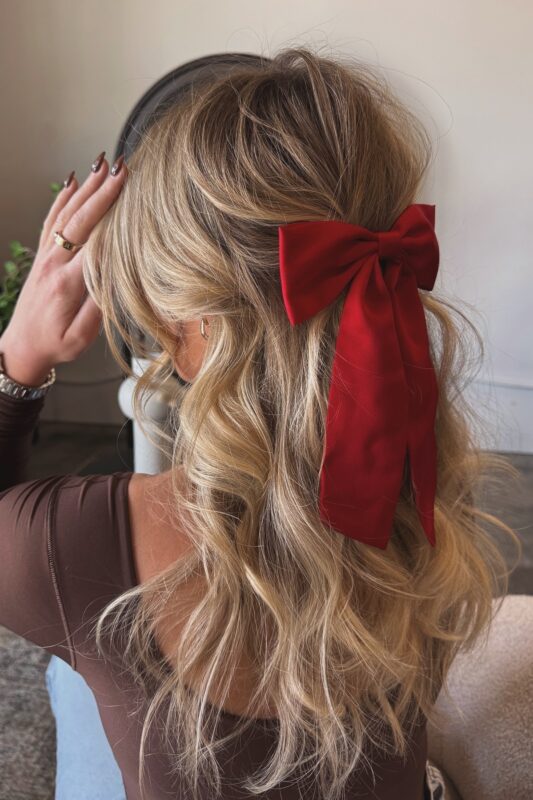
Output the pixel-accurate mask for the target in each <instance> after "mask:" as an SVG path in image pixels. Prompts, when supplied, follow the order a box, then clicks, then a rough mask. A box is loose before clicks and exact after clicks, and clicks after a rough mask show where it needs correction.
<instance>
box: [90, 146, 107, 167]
mask: <svg viewBox="0 0 533 800" xmlns="http://www.w3.org/2000/svg"><path fill="white" fill-rule="evenodd" d="M104 156H105V150H102V152H101V153H100V155H99V156H97V157H96V158H95V160H94V161H93V163H92V165H91V169H92V171H93V172H98V170H99V169H100V167H101V166H102V161H103V160H104Z"/></svg>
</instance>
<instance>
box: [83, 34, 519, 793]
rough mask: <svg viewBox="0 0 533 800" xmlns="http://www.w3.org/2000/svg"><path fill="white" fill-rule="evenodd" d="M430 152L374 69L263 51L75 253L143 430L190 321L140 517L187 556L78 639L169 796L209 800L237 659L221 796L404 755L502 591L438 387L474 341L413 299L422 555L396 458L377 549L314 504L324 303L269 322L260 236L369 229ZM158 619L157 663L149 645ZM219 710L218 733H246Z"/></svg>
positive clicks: (456, 315) (149, 138)
mask: <svg viewBox="0 0 533 800" xmlns="http://www.w3.org/2000/svg"><path fill="white" fill-rule="evenodd" d="M431 157H432V150H431V141H430V138H429V136H428V134H427V133H426V131H425V130H424V128H423V126H422V124H421V123H420V122H419V120H418V119H417V118H416V117H415V116H414V115H413V114H412V113H411V112H410V111H409V110H408V109H407V108H406V107H405V106H404V105H403V104H402V103H401V102H400V100H399V99H397V98H396V97H395V95H394V93H393V92H392V90H391V89H390V87H389V86H388V84H387V82H386V80H385V79H384V78H383V76H381V75H380V74H379V73H378V72H377V71H376V70H374V69H373V68H371V67H370V66H368V65H365V64H363V63H361V62H358V61H356V59H348V58H344V59H342V58H336V59H333V58H329V57H325V56H323V55H320V53H319V52H312V51H311V50H310V49H309V48H306V47H294V48H285V49H283V50H280V51H279V52H278V53H276V54H275V55H274V57H273V58H272V59H271V60H267V61H264V62H262V63H261V64H258V65H257V66H255V65H245V66H238V67H234V68H233V69H232V71H231V73H229V74H226V75H223V76H221V77H218V78H216V79H213V80H212V81H211V82H210V83H209V84H205V85H203V86H199V87H196V88H195V89H194V91H192V92H190V93H189V95H188V96H187V97H186V98H184V99H183V101H182V102H180V103H179V104H176V105H174V106H172V107H170V108H169V109H168V110H167V111H165V113H164V114H163V115H162V116H161V117H160V118H159V119H158V120H157V121H156V122H154V124H153V125H152V126H151V127H150V128H149V130H148V131H147V132H146V134H145V135H144V136H143V138H142V139H141V141H140V143H139V145H138V147H137V149H136V150H135V152H134V153H133V155H132V157H131V159H130V161H129V164H128V167H129V172H130V174H129V176H128V180H127V181H126V183H125V185H124V187H123V189H122V191H121V194H120V196H119V198H118V199H117V201H116V202H115V204H114V205H113V206H112V208H111V209H110V210H109V211H108V213H107V214H106V215H105V216H104V218H103V219H102V220H101V221H100V223H99V224H98V225H97V226H96V228H95V230H94V232H93V234H92V236H91V238H90V240H89V242H88V243H87V245H86V246H85V253H86V257H85V261H84V274H85V279H86V283H87V286H88V289H89V291H90V293H91V295H92V296H93V298H94V299H95V301H96V302H97V304H98V305H99V306H100V308H101V309H102V312H103V322H104V329H105V334H106V336H107V339H108V341H109V343H110V346H111V350H112V353H113V355H114V357H115V359H116V360H117V362H118V363H119V364H120V366H121V368H122V369H123V370H124V372H125V373H127V374H131V368H130V367H129V365H128V364H127V363H126V362H125V361H124V358H123V355H122V352H121V347H120V344H119V342H120V341H121V340H123V341H125V342H126V343H127V345H128V347H129V348H130V350H131V351H132V352H134V353H135V354H136V355H139V356H148V355H150V353H149V350H148V349H147V345H146V341H145V339H144V338H143V337H144V334H149V336H150V337H152V339H153V340H155V341H156V342H157V343H158V345H159V346H160V347H161V351H160V353H159V354H158V356H157V357H156V358H154V359H153V361H152V363H151V364H150V366H149V368H148V370H147V371H146V372H145V373H144V375H143V376H142V377H141V378H140V379H139V380H138V381H137V384H136V387H135V392H134V408H135V415H136V418H137V419H138V420H139V421H140V422H141V425H142V426H143V429H145V430H146V426H147V427H148V429H150V423H149V421H148V420H147V419H146V417H145V415H144V409H143V399H144V398H145V397H147V396H149V395H150V394H151V393H152V392H153V391H154V390H156V389H159V388H160V387H161V386H163V385H165V381H166V379H167V378H169V377H170V376H171V375H172V372H173V360H172V359H173V352H174V350H175V347H176V334H175V332H174V330H173V328H172V326H174V325H178V327H179V325H180V324H181V323H183V322H184V321H185V320H189V319H195V318H199V317H201V316H202V315H206V314H208V315H212V319H211V324H210V336H209V341H208V345H207V350H206V356H205V360H204V362H203V365H202V367H201V369H200V371H199V372H198V375H197V377H196V378H195V380H194V381H193V382H192V383H191V384H190V385H187V386H178V387H176V389H175V390H173V393H172V396H171V397H170V398H169V402H170V405H171V412H170V430H171V433H170V434H168V435H165V434H163V435H164V436H165V442H166V446H168V448H169V452H171V455H172V489H173V495H172V500H173V504H172V508H170V509H169V508H166V509H165V511H166V512H169V513H171V514H173V515H174V518H175V520H176V524H177V526H178V527H179V529H180V530H182V531H184V532H185V533H186V536H187V538H188V539H189V540H190V543H191V547H190V549H189V550H188V551H187V553H185V554H184V555H183V557H182V558H180V559H179V560H178V561H176V562H175V563H172V564H171V565H170V566H169V567H168V568H167V569H166V570H165V571H164V573H162V574H161V575H158V576H157V577H155V578H153V579H152V580H150V581H148V582H147V583H145V584H143V585H140V586H137V587H135V588H134V589H132V590H131V591H129V592H127V593H125V594H123V595H121V596H120V597H118V598H116V599H115V600H114V601H113V602H112V603H111V604H110V605H109V606H108V607H107V609H106V610H105V612H104V614H103V615H102V617H101V618H100V620H99V622H98V628H97V631H98V642H99V646H100V647H101V648H102V650H104V649H108V650H110V649H111V647H112V642H113V641H114V639H115V638H116V637H119V638H120V639H121V642H122V644H121V648H122V652H121V658H122V659H123V662H124V663H125V664H126V665H127V668H128V669H129V670H131V673H132V674H133V675H134V676H135V678H136V680H137V681H138V683H139V686H141V687H143V688H144V690H145V691H146V692H147V695H148V696H149V697H150V709H149V713H148V715H147V718H146V719H145V721H144V735H143V747H145V746H146V744H147V742H148V739H149V735H150V729H151V725H152V724H153V723H154V722H155V720H156V718H157V715H158V714H160V713H162V708H163V704H164V703H168V705H167V713H166V716H165V723H166V735H167V743H168V745H169V747H171V748H173V751H174V752H175V753H176V755H175V759H174V761H175V763H174V766H175V769H176V771H178V770H179V772H180V773H181V774H182V775H185V776H186V778H187V779H188V780H189V782H190V785H191V792H192V793H193V796H195V797H196V792H197V790H198V786H199V782H200V780H202V781H207V780H208V781H209V782H210V790H211V791H212V792H213V793H219V792H220V776H219V771H218V766H217V763H216V753H217V751H218V749H219V748H220V747H221V746H222V745H224V744H225V743H226V742H227V739H226V738H222V739H217V738H216V736H214V735H209V734H212V733H213V732H212V731H211V728H210V725H211V723H212V722H216V721H217V719H218V717H217V714H216V712H217V708H216V707H215V706H213V705H211V704H210V703H209V701H208V697H210V696H212V695H213V694H214V693H215V692H216V696H217V697H219V698H221V701H220V704H221V705H223V703H224V699H225V698H226V697H227V696H228V694H229V691H230V687H231V686H232V683H234V681H235V675H236V673H237V670H238V667H239V662H240V658H241V656H242V657H245V658H246V663H249V664H250V665H251V666H252V668H253V669H252V675H253V678H254V681H253V686H254V688H255V692H253V693H252V695H251V698H250V704H249V709H248V711H247V716H248V717H250V718H251V717H253V716H254V713H255V712H256V711H257V709H258V708H260V707H262V706H264V705H265V704H267V705H268V706H269V707H270V706H274V707H275V708H276V709H277V719H278V724H279V731H280V735H279V739H278V742H277V748H276V749H275V751H274V752H273V754H272V758H271V759H270V760H269V761H268V762H266V763H265V764H264V765H263V766H262V768H261V770H260V771H258V773H256V774H254V775H252V776H249V777H248V778H247V780H246V783H245V784H244V787H243V788H245V789H246V790H247V791H248V792H253V793H259V792H261V791H268V790H269V789H272V788H273V787H275V786H277V785H278V784H279V783H280V782H281V781H282V780H284V779H286V778H287V777H288V776H289V775H290V774H291V772H292V771H293V769H294V768H295V766H300V767H301V766H302V765H303V764H304V763H305V764H307V763H309V769H310V770H314V771H315V773H316V782H317V783H319V784H320V789H321V792H322V796H323V797H324V798H326V800H338V798H340V797H341V796H342V792H343V789H344V787H345V785H346V783H347V781H348V779H349V776H350V774H351V773H352V771H353V770H354V769H355V768H356V767H357V766H358V765H360V764H361V765H362V764H363V763H364V762H366V763H368V762H369V758H368V753H369V749H368V748H369V747H375V748H377V749H379V750H382V751H385V752H390V753H391V754H393V753H395V754H405V753H406V751H407V748H408V745H409V736H410V731H411V730H412V726H413V725H414V724H415V722H416V720H417V719H418V718H419V715H420V714H423V715H425V716H427V717H430V716H432V706H433V703H434V701H435V699H436V697H437V694H438V693H439V691H440V690H441V688H442V687H443V686H445V682H446V676H447V673H448V670H449V667H450V665H451V663H452V661H453V658H454V657H455V655H456V654H457V652H458V651H459V650H460V649H466V648H468V647H470V646H472V645H473V644H474V642H476V640H478V638H479V637H480V636H481V635H482V634H483V633H484V632H486V631H487V630H488V626H489V623H490V620H491V613H492V598H493V597H495V596H498V595H500V594H505V593H506V591H507V575H508V573H507V571H506V566H505V561H504V559H503V557H502V555H501V553H500V551H499V548H498V547H497V545H496V542H495V540H494V537H493V536H492V535H491V534H490V533H489V532H488V531H487V530H485V528H484V525H485V524H487V523H488V524H490V525H493V526H494V527H495V528H496V529H498V530H500V531H502V532H504V533H505V534H507V535H509V536H510V537H512V538H514V541H515V543H518V539H517V537H516V534H515V533H514V532H513V531H512V530H511V529H510V528H509V527H508V526H507V525H505V524H504V523H503V522H502V521H501V520H499V519H497V518H496V517H494V516H491V515H490V514H487V513H484V512H483V511H481V509H480V508H478V507H477V506H476V503H475V492H476V490H477V487H479V485H480V481H482V480H489V479H490V476H492V479H493V480H497V475H498V474H499V475H501V480H503V479H504V478H505V480H507V479H508V478H511V477H512V478H517V477H518V473H517V472H516V470H514V468H513V467H512V466H511V465H510V463H509V462H507V460H505V459H504V458H503V457H501V456H497V455H495V454H489V453H487V452H483V451H481V450H480V449H479V448H478V447H477V446H476V443H475V440H474V436H473V433H472V426H471V424H470V422H471V420H472V419H473V410H472V409H470V408H469V407H468V406H467V404H466V401H465V399H464V395H463V392H462V390H461V388H460V387H459V384H460V383H461V381H464V379H465V375H466V369H467V367H468V366H469V365H470V364H471V363H472V356H471V353H470V351H469V349H468V345H469V335H470V334H471V335H472V336H473V343H474V345H479V347H480V348H481V350H482V343H481V339H480V337H479V334H478V333H477V331H476V329H475V328H474V326H473V325H472V324H471V323H470V321H469V320H468V318H467V317H466V316H462V315H461V313H460V312H459V311H458V309H455V308H454V307H453V306H451V305H450V304H448V303H446V301H445V300H444V299H442V298H439V297H438V296H437V293H436V292H435V291H433V292H432V294H431V295H430V294H429V293H425V292H422V291H421V292H420V296H421V300H422V302H423V305H424V308H425V311H426V315H427V320H428V329H429V333H430V342H431V347H432V352H433V356H434V363H435V369H436V373H437V377H438V383H439V404H438V409H437V419H436V435H437V447H438V483H437V495H436V503H435V529H436V546H435V548H432V547H431V546H430V545H429V543H428V542H427V539H426V537H425V535H424V532H423V530H422V527H421V525H420V522H419V519H418V515H417V512H416V507H415V504H414V499H413V496H412V490H411V487H410V480H409V472H408V468H407V465H406V469H405V475H404V484H403V487H402V492H401V496H400V500H399V503H398V507H397V510H396V516H395V520H394V530H393V535H392V537H391V539H390V541H389V544H388V546H387V548H386V550H380V549H377V548H373V547H370V546H368V545H365V544H362V543H361V542H358V541H356V540H353V539H348V538H347V537H345V536H343V535H342V534H339V533H338V532H336V531H332V530H330V529H329V528H328V527H327V526H326V525H325V524H324V523H323V522H322V521H321V519H320V517H319V515H318V509H317V502H316V501H317V497H318V489H319V477H320V468H321V458H322V453H323V441H324V431H325V421H326V415H327V401H328V393H329V382H330V378H331V367H332V362H333V356H334V351H335V341H336V335H337V332H338V325H339V320H340V315H341V312H342V307H343V302H344V298H345V293H343V295H342V296H341V297H339V298H338V300H337V301H336V302H335V303H333V304H332V305H331V306H329V307H328V308H326V309H324V310H323V311H322V312H320V313H319V314H317V315H316V316H315V317H313V318H312V319H310V320H308V321H306V322H305V323H302V324H301V325H298V326H295V327H292V326H291V325H290V323H289V320H288V319H287V315H286V313H285V309H284V307H283V301H282V295H281V289H280V280H279V264H278V239H277V226H278V225H282V224H286V223H288V222H291V221H297V220H304V219H306V220H322V219H339V220H345V221H347V222H351V223H353V224H357V225H363V226H365V227H368V228H370V229H372V230H386V229H388V228H389V227H390V226H391V225H392V223H393V222H394V220H395V219H396V218H397V217H398V216H399V214H400V213H401V212H402V211H403V210H404V208H405V207H406V206H407V205H409V204H410V203H412V202H414V198H415V197H416V194H417V191H418V189H419V187H420V185H421V182H422V179H423V177H424V175H425V172H426V169H427V167H428V165H429V164H430V162H431ZM117 334H118V337H117ZM472 336H470V339H472ZM157 433H158V435H159V436H161V435H162V432H161V431H160V430H158V431H157ZM154 500H156V498H154ZM196 586H197V587H198V591H197V592H196V591H194V592H193V591H191V587H196ZM193 600H194V602H193ZM180 610H181V612H182V613H180ZM178 618H180V619H181V620H182V623H184V624H182V623H180V634H179V637H178V636H177V637H176V644H175V651H174V653H173V657H172V658H171V659H170V660H169V659H167V660H166V662H163V660H162V658H161V653H160V652H157V648H154V642H156V641H157V636H158V631H160V629H161V626H162V625H163V624H167V625H170V626H171V625H172V624H176V625H177V620H178ZM193 688H194V691H191V690H192V689H193ZM242 721H243V725H239V726H238V727H237V728H236V730H235V731H234V733H232V734H231V737H230V738H233V736H238V735H240V734H241V733H242V731H243V730H245V729H246V727H248V725H249V723H250V720H246V719H245V718H244V717H243V718H242ZM243 726H244V727H243ZM176 742H178V745H179V746H178V749H176ZM304 748H305V755H304ZM142 763H143V761H142V758H141V774H140V776H139V778H140V782H141V787H142V786H143V774H142Z"/></svg>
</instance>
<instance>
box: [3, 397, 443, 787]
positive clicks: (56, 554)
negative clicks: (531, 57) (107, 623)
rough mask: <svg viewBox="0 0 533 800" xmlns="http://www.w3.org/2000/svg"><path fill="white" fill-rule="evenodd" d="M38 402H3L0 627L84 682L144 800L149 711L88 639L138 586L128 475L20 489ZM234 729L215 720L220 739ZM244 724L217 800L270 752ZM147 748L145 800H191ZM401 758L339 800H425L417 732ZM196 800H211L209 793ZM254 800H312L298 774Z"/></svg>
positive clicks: (423, 743) (380, 766) (420, 731)
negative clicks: (141, 773)
mask: <svg viewBox="0 0 533 800" xmlns="http://www.w3.org/2000/svg"><path fill="white" fill-rule="evenodd" d="M44 402H45V398H37V399H35V400H25V399H21V398H12V397H9V396H7V395H5V394H4V393H2V392H0V624H1V625H4V626H5V627H6V628H8V629H10V630H11V631H13V632H14V633H17V634H19V635H20V636H23V637H24V638H26V639H28V640H29V641H31V642H34V643H35V644H37V645H39V646H41V647H43V648H45V649H46V650H47V651H48V652H49V653H53V654H55V655H56V656H59V658H61V659H63V660H64V661H66V662H67V663H68V664H70V665H71V666H72V667H73V668H74V669H75V670H76V671H77V672H79V673H80V674H81V675H82V676H83V677H84V679H85V680H86V682H87V684H88V685H89V687H90V688H91V690H92V692H93V694H94V696H95V699H96V702H97V704H98V709H99V712H100V717H101V720H102V723H103V726H104V729H105V732H106V735H107V738H108V740H109V743H110V745H111V748H112V750H113V753H114V755H115V758H116V761H117V763H118V766H119V768H120V770H121V773H122V777H123V780H124V787H125V790H126V795H127V798H128V800H140V792H139V786H138V780H137V776H138V765H139V757H138V753H139V743H140V732H141V727H142V718H143V710H144V709H145V705H144V703H145V702H146V701H145V700H143V699H142V698H140V697H139V694H138V690H137V689H136V688H135V686H134V684H133V682H132V681H131V680H129V678H128V675H127V673H126V674H124V673H123V672H122V671H121V670H120V669H119V668H118V667H117V666H116V665H113V663H112V662H111V661H110V660H107V659H106V660H104V659H103V658H101V657H100V656H99V655H98V653H97V651H96V648H95V643H94V638H93V634H92V626H93V623H94V621H95V618H96V617H97V616H98V614H99V613H100V612H101V611H102V610H103V609H104V607H105V605H106V604H107V603H108V602H109V601H110V600H112V599H113V598H114V597H116V596H118V595H119V594H120V593H122V592H123V591H125V590H127V589H130V588H131V587H133V586H136V585H137V583H138V581H137V578H136V571H135V563H134V558H133V549H132V540H131V527H130V518H129V505H128V482H129V479H130V478H131V476H132V475H133V472H114V473H112V474H109V475H85V476H79V475H72V474H71V475H61V474H56V475H52V476H50V477H47V478H39V479H36V480H28V479H27V465H28V460H29V456H30V452H31V439H32V432H33V429H34V427H35V425H36V422H37V418H38V415H39V412H40V410H41V408H42V407H43V405H44ZM208 705H209V704H208ZM242 719H243V717H237V716H236V715H234V714H231V713H229V712H228V711H222V712H221V717H220V722H219V725H220V726H221V730H220V732H221V733H224V732H225V730H226V729H227V730H231V729H232V728H233V727H234V726H235V725H236V724H237V723H238V722H239V720H242ZM249 723H250V724H249V727H247V728H246V730H245V731H244V732H243V735H242V736H241V737H239V738H238V739H234V740H233V741H232V742H231V743H229V744H228V745H227V746H226V747H225V749H224V750H223V751H221V754H220V755H219V756H218V759H219V764H220V766H221V776H222V785H223V792H222V798H223V800H237V798H239V800H246V798H249V800H251V797H252V796H251V795H248V794H247V793H246V792H245V791H244V790H243V789H242V787H239V785H238V784H239V781H241V780H242V779H243V778H245V777H246V775H248V774H250V773H251V772H253V771H255V770H256V769H258V768H259V766H260V765H261V763H263V760H264V759H265V757H266V756H267V754H268V753H269V752H270V751H271V749H272V748H273V746H274V745H275V741H276V736H277V734H278V732H277V725H278V720H276V719H250V720H249ZM80 724H83V723H82V722H81V723H80ZM156 729H157V726H153V727H152V730H153V731H154V730H156ZM155 736H156V734H155V733H154V734H152V738H151V739H149V742H148V744H147V748H146V750H147V752H148V754H149V755H148V756H147V759H146V767H147V769H146V774H147V793H146V797H147V798H148V799H149V800H163V799H164V798H174V800H181V799H184V798H188V797H189V796H190V794H189V793H188V791H187V787H186V786H185V785H184V783H183V780H182V779H180V778H175V779H173V780H171V779H170V778H169V776H168V771H169V764H170V762H169V761H167V759H166V757H165V754H164V748H163V746H162V744H161V742H159V741H158V740H156V739H155ZM408 753H409V754H408V757H407V760H405V761H403V760H401V759H400V758H385V757H384V756H381V757H377V758H376V759H375V760H374V761H373V764H372V766H373V770H374V778H375V783H373V781H372V775H371V773H370V772H369V771H367V770H366V771H363V768H358V769H357V770H356V771H354V774H353V775H352V776H351V778H350V781H349V782H348V784H347V790H346V800H351V799H352V798H354V800H355V798H357V800H424V798H425V797H427V796H429V795H428V794H426V793H427V791H428V790H427V787H426V780H425V768H426V759H427V734H426V722H425V720H424V721H423V722H421V724H420V725H419V726H418V727H417V728H416V729H415V733H414V735H413V738H412V741H411V742H410V746H409V748H408ZM202 797H203V798H205V800H209V793H208V792H207V790H206V789H205V790H204V794H203V795H202ZM261 797H264V798H265V800H274V798H275V800H297V798H298V799H299V798H306V800H308V799H309V800H311V798H315V800H320V794H319V793H318V789H317V787H315V786H313V785H312V784H311V783H310V782H309V778H307V777H305V776H304V770H302V773H301V775H300V773H293V774H292V775H291V776H290V778H288V779H287V781H286V782H284V783H283V784H279V787H277V788H276V789H275V790H272V791H270V792H268V793H265V794H264V795H261Z"/></svg>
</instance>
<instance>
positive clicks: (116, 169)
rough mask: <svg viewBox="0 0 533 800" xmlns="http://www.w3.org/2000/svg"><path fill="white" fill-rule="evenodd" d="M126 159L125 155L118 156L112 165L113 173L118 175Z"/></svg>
mask: <svg viewBox="0 0 533 800" xmlns="http://www.w3.org/2000/svg"><path fill="white" fill-rule="evenodd" d="M123 161H124V156H123V155H121V156H119V157H118V158H117V160H116V161H115V163H114V164H113V166H112V167H111V175H118V173H119V172H120V170H121V167H122V163H123Z"/></svg>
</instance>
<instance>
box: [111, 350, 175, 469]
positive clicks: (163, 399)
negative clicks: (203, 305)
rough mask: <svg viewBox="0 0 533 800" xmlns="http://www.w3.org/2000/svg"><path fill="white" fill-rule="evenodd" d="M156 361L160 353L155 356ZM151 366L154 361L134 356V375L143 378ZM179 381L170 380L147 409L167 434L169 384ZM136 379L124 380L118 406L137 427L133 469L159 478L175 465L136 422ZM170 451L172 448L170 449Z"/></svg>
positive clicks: (134, 431)
mask: <svg viewBox="0 0 533 800" xmlns="http://www.w3.org/2000/svg"><path fill="white" fill-rule="evenodd" d="M153 355H154V357H155V356H156V353H154V354H153ZM149 365H150V360H149V359H147V358H136V357H135V356H132V358H131V366H132V370H133V373H134V375H138V376H140V375H142V374H143V373H144V371H145V370H146V369H147V367H148V366H149ZM174 382H176V383H177V381H176V379H175V378H169V379H168V381H167V383H166V384H165V385H162V386H161V387H160V389H158V390H157V391H156V392H154V393H153V394H151V395H150V396H148V397H147V400H146V402H145V403H143V407H144V409H145V413H146V416H147V417H148V418H149V419H150V420H151V422H152V423H153V424H154V425H157V426H158V427H159V428H162V429H163V430H165V425H166V421H167V419H168V413H169V404H168V401H169V396H170V392H169V390H171V388H172V387H171V386H170V385H167V384H171V383H174ZM135 383H136V379H135V378H134V377H130V378H127V379H126V380H124V381H123V382H122V383H121V385H120V387H119V390H118V403H119V406H120V410H121V411H122V413H123V414H125V415H126V416H127V417H128V419H131V420H132V423H133V469H134V471H135V472H143V473H146V474H150V475H155V474H158V473H159V472H164V471H165V470H167V469H170V466H171V461H170V457H169V455H168V454H167V453H166V450H165V452H162V451H161V450H159V449H158V447H157V446H156V444H154V442H153V441H151V440H150V439H149V438H148V437H147V436H146V435H145V433H144V432H143V431H142V430H141V427H140V425H139V423H138V421H137V420H136V418H135V416H134V412H133V403H132V398H133V389H134V387H135ZM152 437H154V438H155V439H156V441H157V442H159V443H160V446H161V447H163V448H165V443H164V440H163V437H157V435H156V433H155V432H154V433H152ZM167 449H168V448H167Z"/></svg>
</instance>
